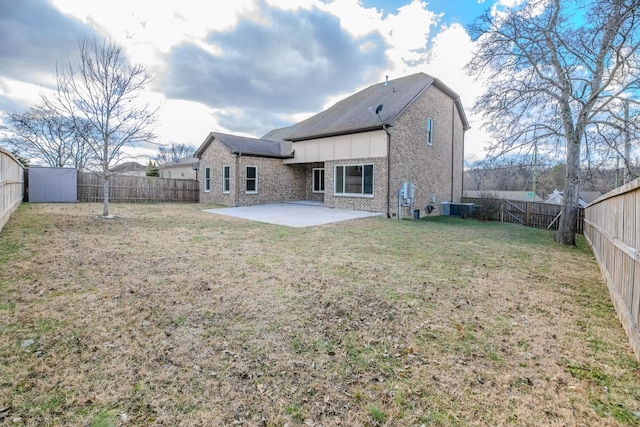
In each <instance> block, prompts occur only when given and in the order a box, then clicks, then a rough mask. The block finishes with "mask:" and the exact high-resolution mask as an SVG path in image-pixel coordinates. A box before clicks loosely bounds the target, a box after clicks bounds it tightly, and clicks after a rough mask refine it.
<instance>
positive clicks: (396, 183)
mask: <svg viewBox="0 0 640 427" xmlns="http://www.w3.org/2000/svg"><path fill="white" fill-rule="evenodd" d="M467 129H469V123H468V121H467V118H466V116H465V113H464V110H463V108H462V104H461V102H460V98H459V97H458V95H457V94H456V93H455V92H453V91H452V90H451V89H450V88H448V87H447V86H446V85H445V84H443V83H442V82H441V81H440V80H438V79H435V78H433V77H431V76H428V75H427V74H424V73H418V74H413V75H410V76H407V77H403V78H399V79H396V80H390V81H386V82H383V83H379V84H376V85H373V86H370V87H368V88H366V89H364V90H362V91H360V92H357V93H355V94H354V95H351V96H349V97H348V98H346V99H344V100H342V101H340V102H338V103H337V104H335V105H334V106H332V107H330V108H329V109H327V110H325V111H323V112H321V113H319V114H316V115H315V116H312V117H310V118H308V119H306V120H304V121H301V122H299V123H297V124H294V125H293V126H290V127H287V128H282V129H275V130H273V131H271V132H269V133H268V134H266V135H265V136H263V137H262V138H247V137H241V136H235V135H227V134H222V133H216V132H213V133H211V134H209V135H208V136H207V138H206V139H205V141H204V142H203V143H202V145H201V146H200V148H198V150H197V151H196V154H195V157H197V158H198V159H199V160H200V173H199V180H200V186H201V193H200V201H201V202H208V203H217V204H222V205H226V206H246V205H254V204H264V203H277V202H288V201H298V200H308V201H314V202H321V203H323V204H324V206H327V207H334V208H346V209H358V210H365V211H372V212H383V213H386V214H387V215H388V216H389V217H395V216H397V215H398V190H399V189H400V188H401V187H402V186H403V183H405V182H406V183H408V184H410V185H413V186H414V189H415V193H414V199H413V207H414V209H416V210H420V211H421V212H423V211H424V209H425V207H426V206H427V205H430V204H431V205H433V206H436V207H437V206H439V204H440V202H442V201H452V202H456V201H459V200H460V197H461V196H462V179H463V178H462V174H463V167H462V164H463V153H464V132H465V131H466V130H467ZM402 202H406V200H402ZM403 204H405V203H403ZM402 209H403V212H402V216H405V217H406V216H407V215H411V213H410V212H409V211H408V209H409V208H408V207H406V206H405V207H402Z"/></svg>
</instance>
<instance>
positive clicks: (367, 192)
mask: <svg viewBox="0 0 640 427" xmlns="http://www.w3.org/2000/svg"><path fill="white" fill-rule="evenodd" d="M334 182H335V194H343V195H351V196H371V195H373V165H367V164H362V165H339V166H336V167H335V169H334Z"/></svg>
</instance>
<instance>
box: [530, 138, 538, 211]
mask: <svg viewBox="0 0 640 427" xmlns="http://www.w3.org/2000/svg"><path fill="white" fill-rule="evenodd" d="M534 138H535V134H534ZM537 165H538V141H534V143H533V179H532V181H533V189H532V191H533V194H532V195H531V201H532V202H535V201H536V200H535V198H536V184H537V182H536V166H537Z"/></svg>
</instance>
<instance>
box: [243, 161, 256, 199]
mask: <svg viewBox="0 0 640 427" xmlns="http://www.w3.org/2000/svg"><path fill="white" fill-rule="evenodd" d="M246 189H247V190H246V191H247V194H255V193H257V192H258V167H257V166H247V175H246Z"/></svg>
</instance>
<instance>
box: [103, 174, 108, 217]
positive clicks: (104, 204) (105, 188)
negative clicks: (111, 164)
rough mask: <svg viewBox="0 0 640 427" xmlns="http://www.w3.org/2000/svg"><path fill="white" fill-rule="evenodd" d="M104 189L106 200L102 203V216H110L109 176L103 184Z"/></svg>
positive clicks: (105, 177) (106, 176)
mask: <svg viewBox="0 0 640 427" xmlns="http://www.w3.org/2000/svg"><path fill="white" fill-rule="evenodd" d="M102 188H103V190H104V198H103V203H102V216H104V217H107V216H109V176H108V175H105V176H104V181H103V183H102Z"/></svg>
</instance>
